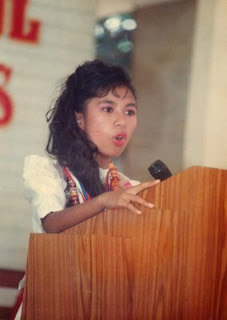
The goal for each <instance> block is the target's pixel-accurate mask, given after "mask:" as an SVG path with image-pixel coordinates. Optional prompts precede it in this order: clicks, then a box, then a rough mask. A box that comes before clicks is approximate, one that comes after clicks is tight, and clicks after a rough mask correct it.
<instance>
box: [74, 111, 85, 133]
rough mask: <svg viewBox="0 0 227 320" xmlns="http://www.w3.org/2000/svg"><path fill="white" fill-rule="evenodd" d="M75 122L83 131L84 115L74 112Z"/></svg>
mask: <svg viewBox="0 0 227 320" xmlns="http://www.w3.org/2000/svg"><path fill="white" fill-rule="evenodd" d="M75 116H76V122H77V124H78V126H79V128H80V129H82V130H84V115H83V113H79V112H75Z"/></svg>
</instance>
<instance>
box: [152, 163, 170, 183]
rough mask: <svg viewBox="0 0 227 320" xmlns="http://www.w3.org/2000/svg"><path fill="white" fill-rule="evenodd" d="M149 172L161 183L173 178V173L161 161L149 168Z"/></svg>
mask: <svg viewBox="0 0 227 320" xmlns="http://www.w3.org/2000/svg"><path fill="white" fill-rule="evenodd" d="M148 171H149V172H150V174H151V175H152V177H153V178H155V179H159V180H161V181H163V180H165V179H167V178H169V177H171V176H172V173H171V172H170V171H169V169H168V168H167V166H166V165H165V164H164V163H163V162H162V161H161V160H156V161H155V162H153V163H152V164H151V165H150V167H149V168H148Z"/></svg>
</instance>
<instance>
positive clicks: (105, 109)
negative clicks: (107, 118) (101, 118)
mask: <svg viewBox="0 0 227 320" xmlns="http://www.w3.org/2000/svg"><path fill="white" fill-rule="evenodd" d="M102 110H103V111H105V112H112V111H113V108H112V107H105V108H103V109H102Z"/></svg>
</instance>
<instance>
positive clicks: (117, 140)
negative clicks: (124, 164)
mask: <svg viewBox="0 0 227 320" xmlns="http://www.w3.org/2000/svg"><path fill="white" fill-rule="evenodd" d="M125 142H126V133H124V132H122V133H119V134H117V135H116V136H115V137H114V144H115V145H116V146H118V147H121V146H123V145H124V144H125Z"/></svg>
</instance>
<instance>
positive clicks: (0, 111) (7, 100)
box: [0, 64, 13, 127]
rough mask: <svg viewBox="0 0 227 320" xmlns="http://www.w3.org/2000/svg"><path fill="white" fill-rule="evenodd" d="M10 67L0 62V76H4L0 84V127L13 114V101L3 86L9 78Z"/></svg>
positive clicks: (5, 123) (7, 121) (6, 122)
mask: <svg viewBox="0 0 227 320" xmlns="http://www.w3.org/2000/svg"><path fill="white" fill-rule="evenodd" d="M11 73H12V69H11V68H9V67H7V66H4V65H3V64H0V77H1V78H2V76H3V78H4V81H3V84H2V85H0V127H2V126H5V125H7V124H9V123H10V121H11V120H12V115H13V102H12V99H11V97H10V95H9V94H8V93H7V92H6V91H5V86H6V84H7V83H8V81H9V80H10V77H11Z"/></svg>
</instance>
